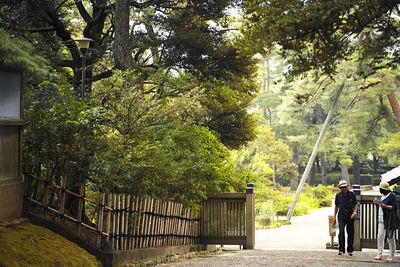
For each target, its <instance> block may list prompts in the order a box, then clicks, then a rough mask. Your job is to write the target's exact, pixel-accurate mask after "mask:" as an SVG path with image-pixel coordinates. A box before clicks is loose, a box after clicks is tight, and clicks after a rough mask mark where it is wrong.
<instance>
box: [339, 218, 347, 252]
mask: <svg viewBox="0 0 400 267" xmlns="http://www.w3.org/2000/svg"><path fill="white" fill-rule="evenodd" d="M338 221H339V252H343V253H344V252H345V239H344V226H345V223H344V221H343V220H340V219H339V220H338Z"/></svg>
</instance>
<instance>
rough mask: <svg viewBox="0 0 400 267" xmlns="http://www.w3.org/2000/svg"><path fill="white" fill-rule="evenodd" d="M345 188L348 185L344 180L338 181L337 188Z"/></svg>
mask: <svg viewBox="0 0 400 267" xmlns="http://www.w3.org/2000/svg"><path fill="white" fill-rule="evenodd" d="M347 186H348V184H347V182H346V180H340V181H339V184H338V187H339V188H340V187H347Z"/></svg>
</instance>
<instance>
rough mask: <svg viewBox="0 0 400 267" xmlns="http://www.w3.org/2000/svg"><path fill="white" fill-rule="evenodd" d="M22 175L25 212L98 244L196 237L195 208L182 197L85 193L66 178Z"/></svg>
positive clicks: (118, 247)
mask: <svg viewBox="0 0 400 267" xmlns="http://www.w3.org/2000/svg"><path fill="white" fill-rule="evenodd" d="M26 178H27V181H26V191H25V207H24V209H25V212H26V213H28V214H31V215H34V216H40V217H41V218H43V219H46V220H51V221H53V222H55V223H58V224H59V225H61V226H63V227H65V229H69V231H73V232H74V233H73V234H75V235H76V236H78V237H79V238H80V239H82V240H84V241H86V242H87V243H89V244H91V245H93V246H95V247H97V248H101V249H105V250H111V251H124V250H134V249H139V248H151V247H162V246H177V245H189V244H198V243H199V242H200V237H199V235H200V223H199V215H198V212H195V211H194V210H193V209H191V208H189V207H186V206H184V205H183V204H181V203H177V202H172V201H163V200H159V199H153V198H148V197H138V196H132V195H129V194H124V193H109V194H105V193H99V194H97V197H95V198H94V199H89V198H87V197H86V196H85V185H84V184H80V186H79V190H76V191H73V190H70V189H68V188H67V180H66V179H62V180H61V181H60V182H59V184H57V183H56V182H53V181H49V180H46V179H44V178H40V177H36V176H33V175H30V174H29V175H26ZM67 200H68V201H67ZM67 202H68V203H69V204H68V205H67ZM71 207H72V208H71Z"/></svg>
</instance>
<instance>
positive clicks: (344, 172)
mask: <svg viewBox="0 0 400 267" xmlns="http://www.w3.org/2000/svg"><path fill="white" fill-rule="evenodd" d="M340 176H341V177H342V180H346V182H347V183H348V184H349V185H350V178H349V168H348V166H347V165H346V164H345V163H343V162H340Z"/></svg>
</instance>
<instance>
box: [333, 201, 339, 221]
mask: <svg viewBox="0 0 400 267" xmlns="http://www.w3.org/2000/svg"><path fill="white" fill-rule="evenodd" d="M338 205H339V201H338V198H337V195H336V196H335V209H334V210H333V224H336V215H337V213H338V210H339V207H338Z"/></svg>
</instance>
